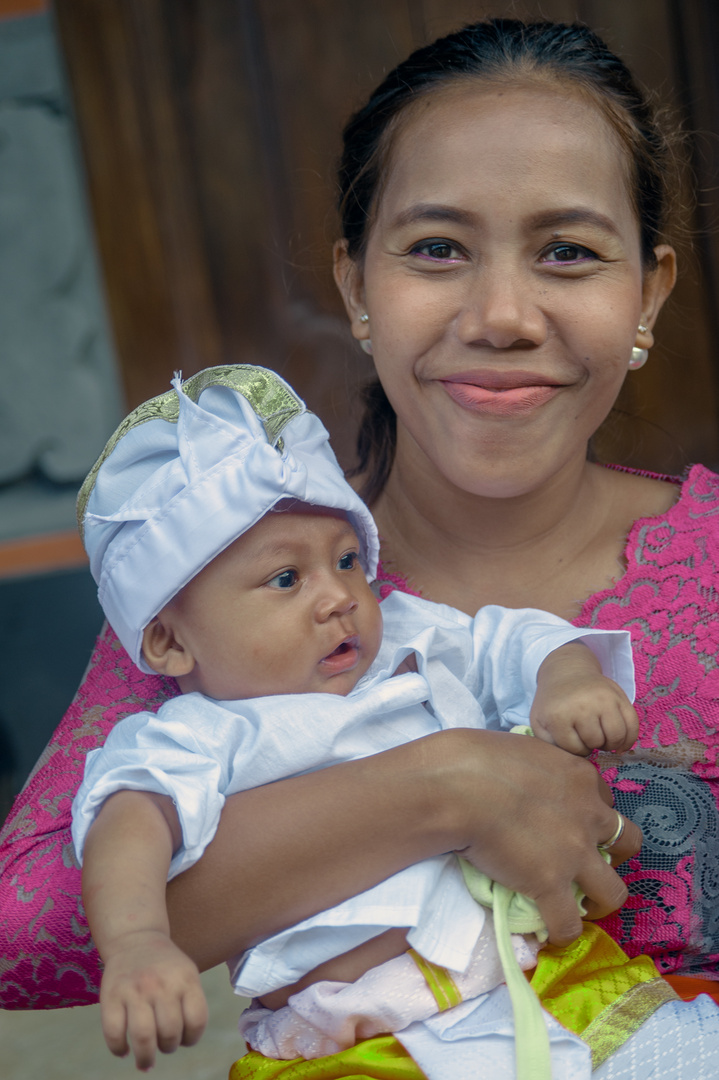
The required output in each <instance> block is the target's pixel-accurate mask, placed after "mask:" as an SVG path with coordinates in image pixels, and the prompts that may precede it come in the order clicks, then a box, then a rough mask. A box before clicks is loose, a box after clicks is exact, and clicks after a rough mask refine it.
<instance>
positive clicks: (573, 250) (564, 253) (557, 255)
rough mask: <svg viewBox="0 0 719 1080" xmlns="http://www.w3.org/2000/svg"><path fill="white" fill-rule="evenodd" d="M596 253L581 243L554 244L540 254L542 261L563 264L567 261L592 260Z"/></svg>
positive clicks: (567, 262)
mask: <svg viewBox="0 0 719 1080" xmlns="http://www.w3.org/2000/svg"><path fill="white" fill-rule="evenodd" d="M596 258H597V255H596V253H595V252H594V251H591V250H590V249H589V248H586V247H582V245H581V244H554V245H553V246H552V247H551V248H549V249H548V251H546V252H545V254H544V255H543V256H542V262H545V263H554V264H555V265H557V264H559V265H565V264H569V263H578V262H587V261H588V260H594V259H596Z"/></svg>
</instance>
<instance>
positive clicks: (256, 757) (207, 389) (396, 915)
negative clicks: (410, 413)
mask: <svg viewBox="0 0 719 1080" xmlns="http://www.w3.org/2000/svg"><path fill="white" fill-rule="evenodd" d="M172 385H173V388H174V389H173V390H172V391H170V392H168V393H167V394H165V395H162V396H161V397H159V398H155V399H153V400H152V401H149V402H146V403H145V404H144V405H142V406H140V407H139V408H138V409H136V410H135V411H134V412H133V413H132V414H131V415H130V416H129V417H128V418H127V419H126V420H125V421H124V422H123V424H122V425H121V426H120V428H119V429H118V431H117V432H116V434H115V435H114V436H113V438H112V439H111V440H110V442H109V443H108V445H107V447H106V448H105V450H104V452H103V454H102V455H101V457H100V459H99V460H98V462H97V464H96V465H95V467H94V468H93V470H92V471H91V473H90V474H89V476H88V478H87V480H86V481H85V484H84V485H83V488H82V490H81V492H80V496H79V498H78V520H79V523H80V528H81V532H82V533H83V538H84V542H85V546H86V548H87V551H88V554H89V556H90V563H91V569H92V572H93V575H94V577H95V579H96V581H97V582H98V595H99V598H100V602H101V604H102V605H103V608H104V610H105V613H106V615H107V617H108V620H109V621H110V623H111V625H112V626H113V628H114V630H115V631H116V633H117V635H118V637H119V638H120V640H121V642H122V643H123V645H124V646H125V647H126V648H127V650H128V651H129V653H130V655H131V656H132V657H133V658H134V660H135V662H136V663H137V664H138V665H139V666H140V668H141V669H142V670H143V671H148V672H158V673H161V674H163V675H166V676H171V677H173V678H175V679H176V680H177V682H178V684H179V687H180V689H181V691H182V695H181V696H179V697H177V698H174V699H172V700H170V701H169V702H167V703H166V704H165V705H163V706H162V708H161V709H160V710H159V712H158V714H157V715H154V714H148V713H141V714H138V715H134V716H129V717H127V718H126V719H125V720H123V721H122V722H121V723H119V724H117V725H116V726H115V728H114V729H113V730H112V732H111V734H110V736H109V738H108V740H107V742H106V744H105V745H104V746H103V747H102V748H101V749H99V750H95V751H92V752H91V753H90V754H89V755H88V759H87V764H86V770H85V779H84V782H83V785H82V787H81V789H80V791H79V792H78V795H77V797H76V799H75V802H74V805H73V839H74V842H75V848H76V852H77V856H78V858H79V859H80V860H81V862H82V863H83V897H84V901H85V906H86V910H87V915H88V920H89V923H90V928H91V931H92V934H93V938H94V940H95V943H96V945H97V948H98V950H99V952H100V955H101V957H102V959H103V961H104V965H105V970H104V975H103V981H102V989H101V1006H102V1022H103V1030H104V1033H105V1038H106V1040H107V1042H108V1045H109V1047H110V1049H111V1050H112V1051H113V1052H114V1053H117V1054H124V1053H126V1052H127V1050H128V1042H129V1045H131V1046H132V1049H133V1051H134V1054H135V1058H136V1062H137V1065H138V1067H139V1068H149V1067H151V1065H152V1064H153V1062H154V1058H155V1052H156V1049H157V1047H158V1046H159V1048H160V1049H161V1050H163V1051H167V1050H171V1049H174V1048H175V1047H176V1046H177V1045H179V1044H180V1042H182V1043H183V1044H185V1045H189V1044H192V1043H194V1042H196V1041H197V1039H198V1038H199V1037H200V1035H201V1033H202V1030H203V1028H204V1025H205V1022H206V1005H205V1002H204V997H203V994H202V990H201V986H200V982H199V977H198V973H197V969H196V968H195V966H194V964H193V963H192V962H191V961H190V960H189V958H188V957H186V956H185V955H184V954H183V953H182V952H181V951H180V950H179V949H177V947H176V946H175V945H174V944H173V943H172V941H171V939H170V936H169V929H168V919H167V912H166V908H165V885H166V881H167V878H168V875H169V876H170V877H172V876H174V875H175V874H178V873H180V872H181V871H183V870H185V869H187V868H188V867H189V866H191V865H192V864H193V863H194V862H196V861H197V860H198V859H199V858H200V857H201V856H202V853H203V851H204V849H205V848H206V846H207V844H208V843H209V842H210V840H211V839H212V837H213V835H214V832H215V829H216V827H217V822H218V819H219V815H220V811H221V809H222V805H223V803H224V798H225V797H226V796H227V795H228V794H231V793H233V792H237V791H241V790H244V789H246V788H250V787H255V786H257V785H260V784H266V783H269V782H271V781H274V780H278V779H281V778H283V777H288V776H292V775H298V774H300V773H303V772H309V771H312V770H315V769H319V768H324V767H326V766H329V765H331V764H333V763H336V762H341V761H348V760H352V759H355V758H358V757H362V756H366V755H369V754H374V753H378V752H380V751H382V750H384V749H388V748H390V747H393V746H397V745H399V744H400V743H403V742H406V741H408V740H411V739H418V738H421V737H423V736H425V735H429V734H431V733H432V732H435V731H439V730H442V729H444V728H449V727H475V728H487V727H490V728H495V729H500V728H504V729H509V728H512V727H513V726H515V725H517V724H520V725H521V724H526V723H527V721H528V720H529V721H531V726H532V729H533V731H534V733H535V734H536V735H538V736H539V737H541V738H543V739H546V740H549V741H552V742H554V743H556V744H557V745H558V746H561V747H564V748H565V749H567V750H569V751H571V752H574V753H587V752H589V750H590V749H591V748H594V747H603V748H606V749H626V748H628V747H629V746H630V745H631V744H632V742H633V741H634V738H635V736H636V717H635V714H634V710H633V709H632V706H631V704H630V702H629V696H631V695H632V694H633V671H632V663H631V652H630V648H629V643H628V635H626V634H625V633H622V632H618V633H611V632H604V631H588V630H584V629H577V628H575V627H572V626H570V625H569V624H568V623H565V622H564V621H562V620H561V619H558V618H555V617H553V616H551V615H548V614H547V613H545V612H539V611H531V610H508V609H502V608H499V607H487V608H483V609H481V610H480V611H479V613H478V614H477V615H476V617H475V618H473V619H472V618H470V617H469V616H466V615H464V614H462V613H461V612H457V611H455V610H454V609H451V608H448V607H446V606H442V605H437V604H432V603H429V602H427V601H424V600H421V599H419V598H417V597H413V596H408V595H405V594H401V593H396V592H395V593H392V594H391V595H390V596H389V597H388V598H387V599H386V600H385V601H384V602H383V604H382V606H381V611H380V606H379V604H378V602H377V600H376V598H375V595H374V593H373V591H372V589H371V587H370V582H371V581H372V580H373V578H374V575H375V570H376V564H377V558H378V539H377V532H376V529H375V525H374V522H373V520H372V517H371V515H370V513H369V511H368V510H367V508H366V507H365V505H364V504H363V503H362V501H361V500H360V499H359V497H358V496H357V495H356V494H355V492H354V491H353V490H352V489H351V488H350V487H349V485H348V484H347V483H346V481H345V480H344V478H343V476H342V473H341V471H340V469H339V466H338V465H337V462H336V460H335V458H334V455H333V454H332V451H331V449H330V447H329V443H328V440H327V433H326V431H325V430H324V428H323V427H322V425H321V423H320V422H319V420H318V419H317V418H316V417H315V416H313V415H312V414H311V413H310V412H308V411H307V409H306V407H305V406H304V404H303V402H302V401H301V400H300V399H299V398H298V397H297V395H296V394H295V393H294V392H293V391H292V389H291V388H290V387H289V386H288V385H287V384H286V383H285V382H284V381H283V380H282V379H280V378H279V377H278V376H277V375H275V374H274V373H273V372H270V371H267V370H265V369H263V368H256V367H250V366H246V365H240V366H227V367H220V368H213V369H209V370H207V371H204V372H201V373H200V374H198V375H196V376H194V377H193V378H191V379H188V380H187V381H186V382H184V383H182V381H181V380H180V378H179V377H176V378H175V379H174V380H173V383H172ZM383 616H384V618H383ZM587 646H589V647H587ZM602 672H604V673H605V674H606V675H608V676H610V677H611V678H608V677H605V674H602ZM622 687H623V689H622ZM628 695H629V696H628ZM392 928H405V929H406V944H403V945H402V950H403V951H402V954H401V955H400V956H396V957H395V958H394V959H391V960H389V961H387V962H386V963H384V964H381V965H380V966H377V967H373V968H372V969H371V970H369V971H368V972H367V973H366V974H365V975H363V976H362V977H361V978H360V979H358V980H357V981H356V982H355V983H352V984H347V983H341V982H337V981H334V982H333V981H327V980H328V976H329V979H331V976H332V968H331V961H332V960H333V958H336V957H339V956H340V955H342V954H344V953H346V952H348V951H350V950H353V949H355V948H357V947H358V946H361V945H362V944H363V943H365V942H367V941H370V940H372V939H374V938H376V937H378V936H379V935H381V934H383V933H385V932H387V931H390V930H391V929H392ZM537 928H539V927H537ZM512 944H513V947H514V952H515V955H516V957H517V960H518V962H519V964H520V965H521V966H522V967H524V968H525V969H528V968H531V967H533V966H534V965H535V962H536V959H535V958H536V952H537V948H538V946H537V942H536V939H535V938H534V937H531V936H530V937H527V938H525V937H522V936H519V935H513V936H512ZM408 946H410V947H411V948H409V949H408ZM404 950H408V951H404ZM320 965H323V968H322V977H321V978H322V981H321V982H316V981H315V982H314V985H312V983H313V978H312V975H311V973H312V972H313V971H314V970H315V969H317V968H318V967H319V966H320ZM230 971H231V976H232V981H233V984H234V987H235V989H236V991H237V992H238V993H241V994H246V995H248V996H251V997H256V998H259V999H261V1001H259V1002H256V1003H253V1004H254V1007H253V1008H252V1009H251V1010H250V1011H249V1012H248V1014H246V1017H245V1019H244V1020H243V1023H242V1025H241V1026H242V1028H243V1031H244V1034H245V1037H246V1038H247V1041H248V1042H249V1043H250V1044H251V1045H252V1046H254V1047H255V1048H257V1049H259V1050H261V1051H262V1052H263V1053H265V1054H268V1055H270V1056H275V1057H284V1058H293V1057H298V1056H304V1057H308V1058H309V1057H317V1056H321V1055H324V1054H328V1053H333V1052H336V1051H338V1050H340V1049H342V1048H343V1047H346V1046H351V1045H353V1043H354V1042H355V1040H357V1039H360V1038H362V1039H363V1038H368V1037H370V1036H372V1035H375V1034H377V1033H378V1032H389V1031H401V1030H402V1029H403V1028H405V1027H407V1026H408V1025H410V1024H413V1023H414V1022H415V1021H423V1020H424V1019H425V1018H427V1017H430V1016H432V1015H433V1014H434V1013H436V1012H437V1011H438V1000H439V999H438V997H437V988H436V985H435V984H436V982H437V977H438V975H437V973H438V972H439V973H440V982H442V985H443V986H444V988H445V989H444V991H443V992H444V993H445V995H446V994H448V995H449V997H448V1000H449V1004H451V1005H454V1004H457V1003H458V1002H459V1001H462V1000H465V1001H466V1000H467V999H474V998H477V997H478V995H481V994H486V993H487V992H488V991H491V990H492V989H493V988H494V987H496V986H497V985H498V984H499V983H501V982H502V981H503V979H504V975H503V968H502V964H501V962H500V959H499V955H498V952H497V946H496V942H495V935H494V931H493V927H492V916H491V912H489V911H488V910H487V909H486V908H484V907H482V906H480V905H479V904H478V903H476V902H475V900H474V899H473V898H472V896H471V895H470V892H469V891H468V888H467V886H466V884H465V881H464V877H463V873H462V869H461V867H460V864H459V861H458V860H457V858H456V856H454V855H453V854H448V855H446V856H438V857H435V858H434V859H428V860H425V861H424V862H422V863H419V864H417V865H416V866H413V867H409V868H407V869H406V870H404V871H402V872H401V873H399V874H396V875H394V876H393V877H392V878H389V879H388V880H387V881H385V882H383V883H381V884H380V885H378V886H376V887H375V888H374V889H370V890H367V891H366V892H365V893H362V894H360V895H359V896H356V897H353V898H351V899H350V900H347V901H345V902H344V903H343V904H340V905H337V906H336V907H335V908H332V909H331V910H329V911H326V912H321V913H320V914H319V915H316V916H314V917H313V918H310V919H307V920H305V921H304V922H303V923H301V924H299V925H298V926H294V927H291V928H290V929H288V930H286V931H284V932H282V933H280V934H277V935H275V936H274V937H273V938H270V939H269V940H268V941H266V942H264V943H263V944H261V945H259V946H257V947H255V948H254V949H251V950H249V952H247V953H245V954H243V955H242V956H239V957H236V958H234V959H233V960H232V961H230ZM445 976H446V978H445ZM298 983H299V985H297V984H298ZM285 987H290V988H292V990H293V991H294V992H293V993H292V996H291V998H290V1001H289V1003H288V1004H286V1005H285V1004H284V1002H285V1001H286V1000H287V998H288V996H289V992H288V991H284V992H281V991H282V988H285ZM448 987H449V989H447V988H448ZM408 988H409V989H408ZM343 994H344V998H343V996H342V995H343ZM262 1002H264V1005H270V1006H273V1007H274V1006H276V1005H278V1004H280V1005H283V1007H282V1008H279V1009H278V1010H277V1011H273V1010H272V1011H271V1010H270V1009H268V1008H265V1007H263V1004H262ZM445 1004H447V1002H445ZM565 1034H566V1033H565ZM424 1067H425V1066H424V1065H423V1068H424ZM425 1071H427V1074H428V1075H429V1076H431V1075H432V1071H431V1068H430V1069H429V1070H427V1069H426V1070H425Z"/></svg>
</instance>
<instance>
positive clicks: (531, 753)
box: [168, 729, 641, 969]
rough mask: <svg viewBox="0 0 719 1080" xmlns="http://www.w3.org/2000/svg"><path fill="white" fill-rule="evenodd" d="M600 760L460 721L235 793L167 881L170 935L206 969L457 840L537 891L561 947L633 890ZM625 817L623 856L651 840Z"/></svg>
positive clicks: (511, 880) (491, 870)
mask: <svg viewBox="0 0 719 1080" xmlns="http://www.w3.org/2000/svg"><path fill="white" fill-rule="evenodd" d="M602 783H603V782H602V781H601V780H600V778H599V776H598V774H597V772H596V770H595V769H594V768H593V766H591V765H590V764H588V763H587V762H586V761H583V760H582V759H580V758H576V757H574V756H573V755H571V754H567V753H565V752H564V751H563V750H559V749H557V748H556V747H553V746H550V745H548V744H546V743H541V742H540V741H539V740H535V739H518V738H516V737H513V736H511V735H508V734H505V733H502V732H490V731H470V730H467V729H457V730H453V731H446V732H441V733H438V734H436V735H430V736H428V737H426V738H424V739H419V740H417V741H416V742H413V743H409V744H407V745H405V746H401V747H398V748H396V749H394V750H389V751H386V752H384V753H382V754H377V755H375V756H373V757H368V758H364V759H362V760H361V761H355V762H351V763H348V764H343V765H336V766H333V767H332V768H329V769H325V770H322V771H320V772H315V773H311V774H308V775H305V776H302V777H298V778H294V779H291V780H283V781H280V782H278V783H275V784H269V785H266V786H264V787H261V788H255V789H253V790H252V791H247V792H243V793H241V794H239V795H233V796H231V797H230V798H229V799H228V800H227V803H226V805H225V808H224V810H223V813H222V819H221V822H220V827H219V829H218V832H217V835H216V836H215V839H214V840H213V842H212V843H211V844H210V846H209V847H208V848H207V850H206V852H205V854H204V856H203V858H202V859H201V860H200V862H199V863H197V864H196V865H195V866H194V867H192V869H190V870H188V871H186V872H185V873H184V874H182V875H180V876H179V877H177V878H175V879H174V880H173V881H172V882H171V883H170V886H169V887H168V907H169V912H170V922H171V928H172V936H173V939H174V940H175V941H176V943H177V944H178V945H179V946H180V947H181V948H182V949H184V950H185V951H186V952H187V953H188V954H189V955H190V956H191V957H192V958H193V959H194V960H195V962H196V963H197V964H198V966H199V967H200V968H201V969H204V968H207V967H211V966H212V965H214V964H216V963H219V962H220V961H222V960H224V959H226V958H227V957H228V956H230V955H233V954H234V953H236V952H240V951H242V950H243V949H246V948H248V947H250V946H251V945H253V944H255V943H256V942H257V941H259V940H262V939H263V938H266V937H268V936H269V935H271V934H273V933H276V932H277V931H279V930H281V929H283V928H284V927H286V926H290V925H293V924H294V923H296V922H298V921H300V920H301V919H304V918H307V917H308V916H310V915H312V914H314V913H315V912H317V911H319V910H321V909H323V908H327V907H330V906H332V905H334V904H337V903H339V902H340V901H341V900H344V899H346V898H347V897H348V896H352V895H355V894H356V893H358V892H360V891H362V890H363V889H366V888H369V887H370V886H372V885H375V884H376V883H377V882H379V881H381V880H383V879H384V878H386V877H388V876H389V875H390V874H393V873H395V872H396V871H398V870H400V869H402V868H403V867H405V866H408V865H410V864H412V863H415V862H418V861H419V860H420V859H423V858H427V857H429V856H432V855H435V854H439V853H442V852H445V851H451V850H457V851H461V852H462V854H463V855H464V856H465V857H466V858H468V859H470V861H471V862H473V863H474V864H475V865H476V866H477V867H478V868H479V869H481V870H483V871H485V872H486V873H487V874H489V875H490V876H491V877H493V878H495V879H497V880H498V881H501V882H502V883H503V884H505V885H507V886H508V887H510V888H512V889H516V890H518V891H521V892H523V893H526V894H527V895H529V896H531V897H532V898H533V899H535V900H536V902H537V904H538V906H539V908H540V911H541V912H542V915H543V917H544V919H545V922H546V924H547V927H548V928H549V932H550V936H551V939H552V941H553V942H555V943H557V944H561V943H565V942H568V941H571V940H573V939H574V938H575V937H576V936H577V935H578V934H579V933H580V931H581V922H580V918H579V914H578V912H577V907H576V903H575V901H574V898H573V893H572V889H571V885H572V882H573V881H577V882H578V883H579V885H580V887H581V888H582V890H583V891H584V892H585V893H586V894H587V897H588V898H589V899H590V901H591V903H590V914H592V915H594V916H599V915H603V914H607V913H608V912H609V911H612V910H614V909H615V908H617V907H619V906H620V905H621V904H622V903H623V901H624V900H625V898H626V888H625V886H624V884H623V882H622V881H621V879H620V878H619V877H618V876H617V875H616V874H615V873H614V871H613V870H612V869H611V868H610V867H609V866H607V865H606V863H605V862H604V861H603V860H602V858H601V857H600V855H599V854H598V852H597V845H598V844H600V843H602V842H603V841H605V840H607V839H608V837H610V836H611V835H612V833H613V832H614V830H615V826H616V813H615V812H614V811H613V810H612V809H611V808H610V807H609V806H608V805H607V803H606V802H605V800H604V798H603V797H602V794H601V792H600V786H601V785H602ZM640 840H641V838H640V833H639V830H638V829H637V828H636V826H634V825H632V824H631V823H627V827H626V829H625V833H624V836H623V837H622V848H621V850H620V851H619V852H616V853H615V854H617V855H619V856H621V857H623V858H626V857H628V856H629V855H631V854H633V853H634V851H636V850H637V849H638V847H639V844H640Z"/></svg>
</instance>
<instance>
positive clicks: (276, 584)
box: [267, 570, 299, 589]
mask: <svg viewBox="0 0 719 1080" xmlns="http://www.w3.org/2000/svg"><path fill="white" fill-rule="evenodd" d="M298 581H299V575H298V573H297V571H296V570H283V571H282V573H281V574H277V575H276V577H273V578H272V580H271V581H268V582H267V584H268V585H269V586H270V587H271V588H273V589H291V588H292V586H293V585H296V584H297V582H298Z"/></svg>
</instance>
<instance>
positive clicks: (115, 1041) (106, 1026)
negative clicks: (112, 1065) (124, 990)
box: [100, 1000, 130, 1057]
mask: <svg viewBox="0 0 719 1080" xmlns="http://www.w3.org/2000/svg"><path fill="white" fill-rule="evenodd" d="M100 1016H101V1020H102V1034H103V1035H104V1036H105V1042H106V1043H107V1046H108V1049H109V1050H110V1051H111V1052H112V1053H113V1054H115V1056H116V1057H125V1056H126V1054H128V1053H129V1052H130V1046H129V1043H128V1041H127V1012H126V1009H125V1005H124V1003H123V1002H121V1001H117V1000H111V1001H103V1002H102V1005H101V1009H100Z"/></svg>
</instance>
